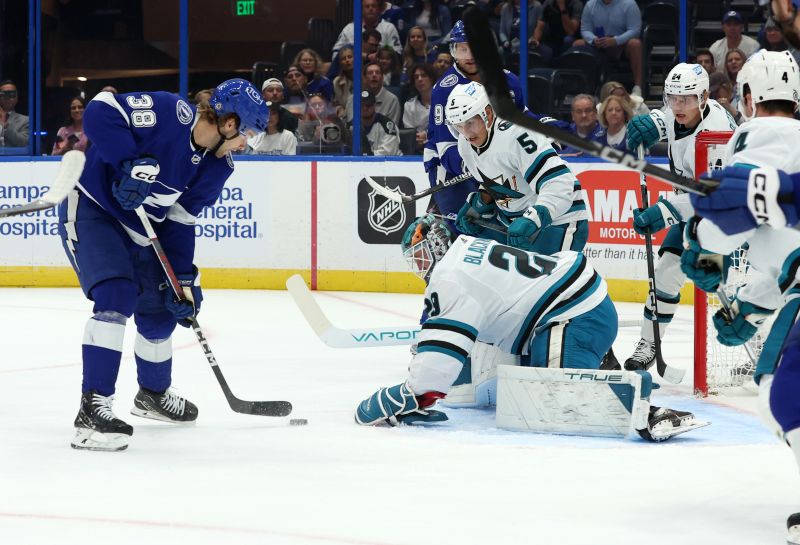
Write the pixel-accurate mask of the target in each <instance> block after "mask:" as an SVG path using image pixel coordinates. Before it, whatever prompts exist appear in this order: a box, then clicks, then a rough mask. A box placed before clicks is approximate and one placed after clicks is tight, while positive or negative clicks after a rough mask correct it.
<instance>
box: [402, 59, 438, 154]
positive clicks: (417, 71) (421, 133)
mask: <svg viewBox="0 0 800 545" xmlns="http://www.w3.org/2000/svg"><path fill="white" fill-rule="evenodd" d="M411 80H412V82H413V83H414V97H413V98H411V99H410V100H408V101H406V103H405V104H403V127H405V128H406V129H416V131H417V136H416V142H417V145H416V149H417V151H422V147H423V146H424V145H425V142H427V141H428V116H429V115H430V111H431V91H432V90H433V84H434V83H436V72H435V71H434V69H433V66H431V65H430V64H415V65H414V67H413V68H412V69H411Z"/></svg>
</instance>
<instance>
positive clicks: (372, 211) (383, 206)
mask: <svg viewBox="0 0 800 545" xmlns="http://www.w3.org/2000/svg"><path fill="white" fill-rule="evenodd" d="M392 191H393V192H395V193H397V194H398V195H401V194H402V193H400V191H399V190H398V189H397V188H394V189H392ZM367 197H369V210H368V212H367V220H368V221H369V225H370V227H372V228H373V229H375V230H376V231H379V232H381V233H383V234H384V235H388V234H391V233H394V232H396V231H399V230H400V229H402V227H403V226H404V225H405V223H406V209H405V207H404V206H403V203H399V202H396V201H392V200H389V199H387V198H386V197H384V196H383V195H379V194H378V192H377V191H375V190H374V189H373V190H372V191H370V193H369V195H367Z"/></svg>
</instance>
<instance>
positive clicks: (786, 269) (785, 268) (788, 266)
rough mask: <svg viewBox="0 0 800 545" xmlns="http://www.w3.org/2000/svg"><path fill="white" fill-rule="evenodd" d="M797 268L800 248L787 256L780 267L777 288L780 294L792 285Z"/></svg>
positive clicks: (799, 261)
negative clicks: (778, 287) (779, 289)
mask: <svg viewBox="0 0 800 545" xmlns="http://www.w3.org/2000/svg"><path fill="white" fill-rule="evenodd" d="M798 266H800V248H798V249H796V250H795V251H793V252H792V253H791V254H789V256H788V257H787V258H786V260H785V261H784V262H783V265H782V266H781V275H780V276H779V277H778V286H780V288H781V293H783V292H785V291H786V290H788V289H789V288H790V287H792V285H794V283H795V276H796V275H797V269H798Z"/></svg>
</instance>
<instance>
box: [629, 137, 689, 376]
mask: <svg viewBox="0 0 800 545" xmlns="http://www.w3.org/2000/svg"><path fill="white" fill-rule="evenodd" d="M637 151H638V155H639V157H640V158H644V147H643V146H641V145H640V146H639V149H638V150H637ZM639 187H640V188H641V190H642V208H647V207H648V206H649V204H650V200H649V196H648V191H647V178H646V176H645V174H644V172H642V175H641V178H640V184H639ZM644 247H645V254H646V261H647V281H648V283H649V284H650V285H649V288H650V289H649V291H648V295H647V296H648V298H649V299H650V306H651V308H652V311H653V317H652V319H651V320H652V324H653V344H654V345H655V352H656V370H657V371H658V374H659V375H661V376H662V377H663V378H664V379H666V380H668V381H669V382H671V383H673V384H678V383H679V382H680V381H682V380H683V376H684V374H686V370H685V369H676V368H674V367H670V366H669V365H667V362H665V361H664V355H663V354H662V352H661V330H660V328H659V325H658V295H657V292H656V272H655V264H654V257H653V237H652V235H651V234H650V232H646V233H645V235H644ZM626 369H627V366H626ZM627 370H628V371H635V369H627Z"/></svg>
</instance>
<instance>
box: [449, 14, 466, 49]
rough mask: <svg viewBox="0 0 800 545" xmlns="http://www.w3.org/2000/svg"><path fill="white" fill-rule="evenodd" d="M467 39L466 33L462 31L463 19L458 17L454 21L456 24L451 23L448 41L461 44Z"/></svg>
mask: <svg viewBox="0 0 800 545" xmlns="http://www.w3.org/2000/svg"><path fill="white" fill-rule="evenodd" d="M466 41H467V33H466V32H465V31H464V21H463V20H461V19H459V20H458V21H456V24H454V25H453V29H452V30H451V31H450V43H451V44H463V43H466Z"/></svg>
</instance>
